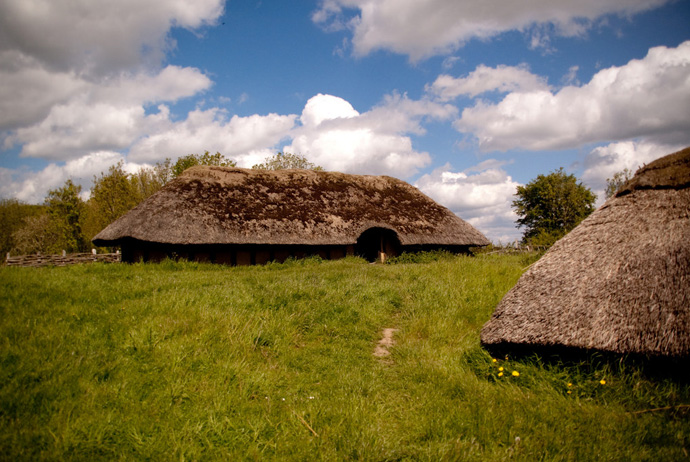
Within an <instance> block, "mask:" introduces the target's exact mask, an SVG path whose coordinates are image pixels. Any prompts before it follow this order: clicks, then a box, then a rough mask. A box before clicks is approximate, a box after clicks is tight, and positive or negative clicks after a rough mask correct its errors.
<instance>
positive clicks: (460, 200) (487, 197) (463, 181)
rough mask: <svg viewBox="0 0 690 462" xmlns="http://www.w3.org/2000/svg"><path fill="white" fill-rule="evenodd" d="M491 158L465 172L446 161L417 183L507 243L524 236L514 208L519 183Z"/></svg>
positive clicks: (431, 194) (463, 216) (495, 238)
mask: <svg viewBox="0 0 690 462" xmlns="http://www.w3.org/2000/svg"><path fill="white" fill-rule="evenodd" d="M502 165H503V163H502V162H499V161H497V160H494V159H489V160H486V161H484V162H482V163H481V164H479V165H476V166H474V167H470V168H468V169H466V170H464V171H462V172H453V171H452V170H451V167H450V165H445V166H443V167H441V168H438V169H436V170H434V171H433V172H432V173H430V174H427V175H424V176H422V177H421V178H419V180H417V182H416V183H415V186H417V187H418V188H419V189H420V190H421V191H422V192H424V193H425V194H427V195H429V196H430V197H432V198H433V199H434V200H436V201H437V202H439V203H440V204H442V205H444V206H446V207H448V208H449V209H451V210H452V211H453V213H455V214H456V215H458V216H459V217H460V218H462V219H463V220H465V221H467V222H469V223H470V224H472V225H473V226H475V227H476V228H477V229H479V230H480V231H481V232H483V233H484V234H485V235H486V236H487V237H488V238H489V239H490V240H492V241H494V242H498V241H501V242H503V243H506V242H509V241H513V240H515V239H518V238H519V237H520V236H521V232H520V231H518V230H517V228H516V227H515V220H516V219H517V217H516V215H515V213H514V212H513V210H512V208H511V203H512V201H513V199H514V197H513V196H514V194H515V192H516V190H517V187H518V185H519V183H517V182H515V181H513V179H512V178H511V177H510V176H509V175H508V174H507V173H506V172H505V171H504V170H503V169H501V168H500V167H501V166H502Z"/></svg>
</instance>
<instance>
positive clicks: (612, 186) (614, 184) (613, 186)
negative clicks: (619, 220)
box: [606, 168, 633, 199]
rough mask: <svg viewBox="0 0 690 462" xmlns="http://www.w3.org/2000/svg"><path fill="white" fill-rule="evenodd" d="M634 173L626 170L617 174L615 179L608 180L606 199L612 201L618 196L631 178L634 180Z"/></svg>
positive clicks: (614, 176)
mask: <svg viewBox="0 0 690 462" xmlns="http://www.w3.org/2000/svg"><path fill="white" fill-rule="evenodd" d="M632 176H633V173H632V172H631V171H630V170H628V169H627V168H624V169H623V171H621V172H616V173H615V174H614V175H613V178H606V199H611V198H612V197H613V196H615V195H616V193H617V192H618V190H619V189H620V188H621V186H623V185H624V184H625V183H626V182H627V181H628V180H629V179H630V178H632Z"/></svg>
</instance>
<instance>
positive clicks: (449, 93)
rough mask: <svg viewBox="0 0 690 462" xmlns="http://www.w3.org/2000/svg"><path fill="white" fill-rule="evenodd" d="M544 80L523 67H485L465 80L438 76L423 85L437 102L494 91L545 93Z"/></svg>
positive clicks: (480, 66) (464, 78) (479, 68)
mask: <svg viewBox="0 0 690 462" xmlns="http://www.w3.org/2000/svg"><path fill="white" fill-rule="evenodd" d="M548 89H549V86H548V85H547V83H546V79H544V78H542V77H539V76H536V75H534V74H532V73H531V72H530V71H529V70H528V69H527V67H526V66H519V67H515V66H497V67H495V68H494V67H487V66H484V65H483V64H482V65H479V66H478V67H477V69H475V70H474V71H472V72H471V73H470V74H469V75H468V76H467V77H462V78H455V77H452V76H450V75H446V74H442V75H439V76H438V78H437V79H436V80H435V81H434V83H433V84H431V85H427V87H426V90H427V92H429V93H432V94H434V95H435V96H436V97H438V98H439V99H440V100H441V101H450V100H453V99H455V98H457V97H458V96H461V95H465V96H470V97H472V98H474V97H475V96H477V95H480V94H482V93H486V92H491V91H498V92H501V93H508V92H520V93H525V92H530V91H543V90H548Z"/></svg>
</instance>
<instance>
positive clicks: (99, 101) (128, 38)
mask: <svg viewBox="0 0 690 462" xmlns="http://www.w3.org/2000/svg"><path fill="white" fill-rule="evenodd" d="M688 24H690V2H688V1H667V0H581V1H578V2H572V1H569V0H530V1H526V2H514V1H504V0H486V1H483V2H469V1H464V2H463V1H458V0H323V1H320V0H315V1H299V2H284V1H278V0H263V1H254V0H251V1H250V0H245V1H223V0H198V1H196V2H185V1H181V0H177V1H176V0H148V1H140V0H120V1H117V2H112V1H106V0H102V1H101V0H94V1H91V2H88V3H86V4H83V5H81V6H80V7H78V8H77V7H75V6H74V2H71V1H66V0H64V1H50V2H48V1H38V0H36V1H27V0H4V1H2V2H0V141H1V142H2V145H1V146H2V148H3V150H2V151H0V196H1V197H4V198H8V197H16V198H18V199H21V200H24V201H27V202H33V203H40V202H42V200H43V198H44V197H45V195H46V193H47V191H48V190H49V189H52V188H56V187H59V186H60V185H62V184H63V183H64V182H65V180H66V179H68V178H72V179H73V180H74V181H76V182H78V183H79V184H81V185H83V187H84V191H85V193H86V192H88V189H89V187H90V185H91V181H92V179H93V177H94V175H98V174H99V173H100V172H102V171H106V170H107V169H108V167H109V166H110V165H113V164H114V163H116V162H119V161H122V162H123V163H124V164H125V166H126V168H127V169H129V170H130V171H135V170H136V169H137V168H140V167H141V166H146V165H152V164H155V163H156V162H158V161H161V160H163V159H165V158H166V157H169V158H173V159H175V158H176V157H178V156H182V155H186V154H190V153H202V152H203V151H205V150H209V151H212V152H216V151H220V152H221V153H223V154H225V155H226V156H227V157H230V158H232V159H234V160H236V161H237V162H238V164H239V165H240V166H245V167H251V166H252V165H253V164H255V163H258V162H261V161H262V160H263V159H264V158H265V157H267V156H269V155H271V154H273V153H275V152H277V151H289V152H294V153H298V154H302V155H304V156H306V157H308V158H309V159H310V160H312V161H313V162H315V163H317V164H319V165H322V166H323V167H324V168H326V169H327V170H338V171H344V172H349V173H358V174H376V175H380V174H385V175H391V176H395V177H398V178H402V179H404V180H406V181H409V182H410V183H412V184H415V185H416V186H417V187H419V188H420V189H421V190H422V191H423V192H425V193H426V194H428V195H430V196H431V197H433V198H434V199H436V200H437V201H438V202H440V203H442V204H443V205H445V206H447V207H449V208H450V209H451V210H453V211H454V212H455V213H456V214H458V215H459V216H460V217H462V218H464V219H466V220H468V221H469V222H470V223H472V224H473V225H475V226H476V227H477V228H479V229H480V230H481V231H482V232H484V233H485V234H486V235H487V236H488V237H489V238H490V239H492V240H494V241H499V240H500V241H503V242H506V241H509V240H513V239H516V238H518V237H520V235H521V232H520V230H518V229H516V228H515V224H514V221H515V218H516V217H515V216H514V214H513V212H512V210H511V207H510V202H511V200H512V199H513V194H514V193H515V188H516V187H517V186H518V185H520V184H525V183H526V182H528V181H530V180H531V179H533V178H535V177H536V176H537V175H538V174H542V173H544V174H545V173H549V172H551V171H553V170H555V169H557V168H559V167H564V168H565V169H566V170H567V171H568V172H570V173H573V174H575V175H576V176H577V177H578V178H579V179H581V180H582V181H583V183H584V184H586V185H587V186H589V187H590V188H592V190H594V191H595V192H597V193H598V194H600V196H603V188H604V185H605V181H606V178H608V177H610V176H612V175H613V173H615V172H617V171H620V170H622V169H623V168H629V169H631V170H635V169H636V168H637V167H639V166H640V165H642V164H644V163H648V162H650V161H651V160H653V159H655V158H658V157H660V156H662V155H665V154H668V153H670V152H674V151H675V150H678V149H680V148H682V147H686V146H688V145H690V27H688ZM599 203H601V200H600V202H599Z"/></svg>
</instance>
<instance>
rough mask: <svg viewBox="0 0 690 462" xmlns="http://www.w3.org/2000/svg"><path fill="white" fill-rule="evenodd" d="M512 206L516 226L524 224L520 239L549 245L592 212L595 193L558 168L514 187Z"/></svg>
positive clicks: (533, 243)
mask: <svg viewBox="0 0 690 462" xmlns="http://www.w3.org/2000/svg"><path fill="white" fill-rule="evenodd" d="M515 195H516V197H517V199H515V200H514V201H513V208H514V210H515V213H517V215H518V217H520V218H519V219H518V220H517V223H518V227H524V228H525V233H524V235H523V242H525V243H529V244H532V245H547V246H548V245H551V244H553V243H554V242H556V241H557V240H558V239H560V238H561V237H563V236H564V235H565V234H567V233H568V232H569V231H570V230H571V229H573V228H574V227H576V226H577V225H578V224H579V223H580V222H581V221H582V220H583V219H584V218H585V217H587V216H588V215H589V214H590V213H592V212H593V211H594V202H595V201H596V198H597V196H596V195H595V194H594V193H592V191H591V190H590V189H589V188H587V187H586V186H584V185H583V184H582V183H578V181H577V178H575V176H574V175H568V174H566V173H565V172H564V171H563V168H562V167H561V168H560V169H559V170H556V171H554V172H553V173H550V174H548V175H539V176H537V178H536V179H534V180H532V181H531V182H529V183H527V184H526V185H525V186H518V188H517V194H515Z"/></svg>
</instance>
